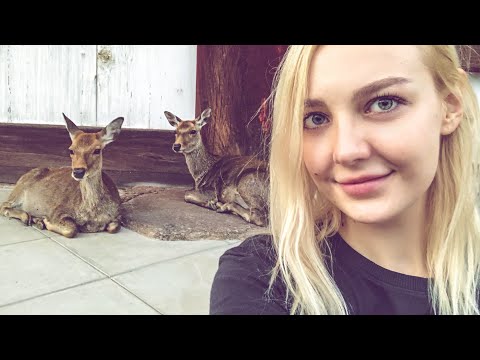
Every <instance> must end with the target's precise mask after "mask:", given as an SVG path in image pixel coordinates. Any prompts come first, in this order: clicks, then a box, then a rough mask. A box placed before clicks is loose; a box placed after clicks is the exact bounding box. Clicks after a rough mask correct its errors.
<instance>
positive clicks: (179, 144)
mask: <svg viewBox="0 0 480 360" xmlns="http://www.w3.org/2000/svg"><path fill="white" fill-rule="evenodd" d="M210 112H211V110H210V109H207V110H205V111H203V112H202V115H201V116H200V117H199V118H197V119H195V120H187V121H182V120H181V119H180V118H178V117H177V116H175V115H173V114H172V113H170V112H168V111H166V112H165V116H166V117H167V119H168V120H169V122H170V124H172V125H173V126H175V127H176V139H175V143H174V145H173V147H172V148H173V150H174V151H176V152H182V153H183V154H184V155H185V159H186V162H187V167H188V169H189V171H190V174H191V175H192V177H193V179H194V181H195V189H194V190H193V191H187V192H186V194H185V201H187V202H190V203H193V204H196V205H199V206H203V207H206V208H209V209H212V210H216V211H218V212H231V213H234V214H237V215H239V216H241V217H242V218H243V219H244V220H246V221H247V222H250V223H254V224H256V225H259V226H263V225H265V223H266V217H267V197H268V189H267V187H268V184H267V183H268V179H267V171H266V165H265V164H264V162H262V161H260V160H258V159H256V158H255V157H253V156H215V155H212V154H210V153H209V152H208V151H207V149H206V148H205V146H204V144H203V142H202V139H201V136H200V129H201V128H202V127H203V126H204V125H205V124H206V118H208V117H209V116H210Z"/></svg>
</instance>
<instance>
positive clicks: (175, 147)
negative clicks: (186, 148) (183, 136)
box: [172, 144, 182, 151]
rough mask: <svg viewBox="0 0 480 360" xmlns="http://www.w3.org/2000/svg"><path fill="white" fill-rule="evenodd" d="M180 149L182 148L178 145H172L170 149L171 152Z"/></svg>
mask: <svg viewBox="0 0 480 360" xmlns="http://www.w3.org/2000/svg"><path fill="white" fill-rule="evenodd" d="M181 147H182V145H180V144H173V146H172V149H173V151H179V150H180V148H181Z"/></svg>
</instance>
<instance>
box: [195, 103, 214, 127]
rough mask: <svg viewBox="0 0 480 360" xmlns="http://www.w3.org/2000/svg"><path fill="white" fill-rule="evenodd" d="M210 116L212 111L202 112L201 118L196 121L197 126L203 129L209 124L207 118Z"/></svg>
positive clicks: (208, 109)
mask: <svg viewBox="0 0 480 360" xmlns="http://www.w3.org/2000/svg"><path fill="white" fill-rule="evenodd" d="M210 115H212V109H210V108H207V109H205V110H203V111H202V114H201V115H200V117H199V118H198V119H197V120H196V121H197V125H198V126H199V127H200V128H202V127H203V126H204V125H206V124H207V118H209V117H210Z"/></svg>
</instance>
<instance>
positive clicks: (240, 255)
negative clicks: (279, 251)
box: [220, 234, 276, 266]
mask: <svg viewBox="0 0 480 360" xmlns="http://www.w3.org/2000/svg"><path fill="white" fill-rule="evenodd" d="M222 259H223V260H225V259H232V260H233V259H235V260H238V261H246V260H247V259H249V260H252V261H255V260H256V261H258V262H264V263H266V264H272V266H273V265H274V263H275V261H276V259H275V250H274V247H273V243H272V236H271V235H269V234H261V235H255V236H252V237H249V238H247V239H245V240H243V241H242V242H241V243H240V244H239V245H237V246H235V247H232V248H230V249H229V250H227V251H226V252H225V253H224V254H223V255H222V256H221V257H220V261H222Z"/></svg>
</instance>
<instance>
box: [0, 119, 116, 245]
mask: <svg viewBox="0 0 480 360" xmlns="http://www.w3.org/2000/svg"><path fill="white" fill-rule="evenodd" d="M63 117H64V118H65V122H66V127H67V130H68V132H69V134H70V138H71V140H72V145H71V146H70V147H69V151H70V157H71V159H72V166H71V168H70V167H62V168H36V169H33V170H30V171H29V172H27V173H26V174H24V175H23V176H22V177H20V179H19V180H18V181H17V183H16V185H15V187H14V188H13V190H12V192H11V194H10V196H9V197H8V200H7V201H6V202H4V203H3V204H2V205H0V214H2V215H4V216H6V217H10V218H15V219H19V220H21V221H22V222H23V223H24V224H25V225H33V226H35V227H38V228H40V229H44V228H46V229H47V230H50V231H53V232H56V233H58V234H61V235H63V236H65V237H68V238H72V237H75V236H76V235H77V233H78V232H100V231H105V230H106V231H108V232H109V233H115V232H117V231H118V230H120V227H121V224H120V204H121V200H120V196H119V193H118V189H117V187H116V186H115V184H114V183H113V181H112V180H111V179H110V177H109V176H108V175H107V174H105V173H104V172H102V150H103V149H104V147H105V146H106V145H107V144H109V143H111V142H112V141H114V140H115V139H116V138H117V136H118V134H119V133H120V128H121V126H122V123H123V118H121V117H119V118H117V119H115V120H113V121H112V122H111V123H110V124H109V125H107V126H106V127H105V128H103V129H102V130H100V131H99V132H96V133H86V132H83V131H81V130H80V129H79V128H78V127H77V126H76V125H75V124H74V123H73V122H72V121H71V120H70V119H69V118H67V117H66V116H65V114H63Z"/></svg>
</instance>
